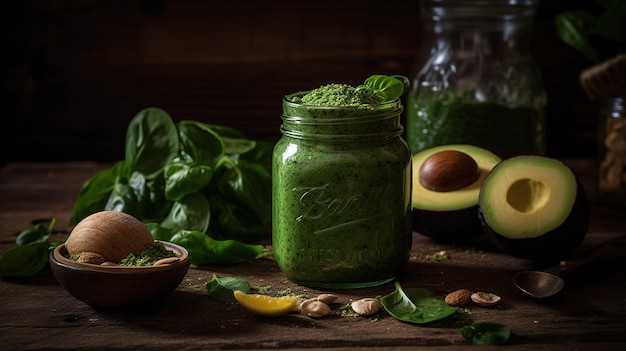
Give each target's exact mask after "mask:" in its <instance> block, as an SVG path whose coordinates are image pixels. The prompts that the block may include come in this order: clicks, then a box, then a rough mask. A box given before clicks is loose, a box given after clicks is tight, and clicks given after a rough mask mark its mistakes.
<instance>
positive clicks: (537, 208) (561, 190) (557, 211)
mask: <svg viewBox="0 0 626 351" xmlns="http://www.w3.org/2000/svg"><path fill="white" fill-rule="evenodd" d="M479 208H480V209H479V217H480V219H481V222H482V224H483V228H484V230H485V232H486V233H488V235H490V236H491V238H492V239H493V240H494V242H495V243H496V245H497V246H499V247H500V248H501V249H503V250H504V251H506V252H508V253H509V254H511V255H513V256H516V257H519V258H524V259H530V260H533V261H536V262H556V261H560V260H564V259H566V258H568V257H569V256H570V255H572V254H573V253H574V252H575V251H576V250H577V249H578V247H579V246H580V244H581V243H582V241H583V239H584V238H585V236H586V234H587V231H588V229H589V203H588V199H587V194H586V192H585V190H584V188H583V186H582V185H581V183H580V181H579V179H578V178H577V177H576V175H575V174H574V173H573V172H572V170H571V169H570V168H569V167H568V166H567V165H565V164H564V163H563V162H561V161H559V160H556V159H552V158H547V157H542V156H516V157H512V158H509V159H506V160H504V161H502V162H500V163H499V164H498V165H497V166H496V167H494V168H493V170H492V171H491V172H490V173H489V175H488V176H487V178H486V179H485V180H484V182H483V185H482V189H481V191H480V197H479Z"/></svg>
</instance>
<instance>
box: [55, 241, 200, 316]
mask: <svg viewBox="0 0 626 351" xmlns="http://www.w3.org/2000/svg"><path fill="white" fill-rule="evenodd" d="M156 242H159V241H156ZM162 243H163V245H164V246H165V248H166V249H168V250H171V251H173V252H174V253H175V255H176V256H175V257H176V258H178V260H171V259H170V260H168V261H169V262H167V263H166V264H156V265H152V266H121V265H106V264H99V265H98V264H91V263H81V262H77V261H74V260H72V259H70V256H69V254H68V253H67V249H66V247H65V244H61V245H59V246H58V247H56V249H54V250H53V251H52V252H51V253H50V266H51V268H52V272H53V273H54V276H55V277H56V279H57V281H58V282H59V284H61V286H62V287H63V288H64V289H65V290H67V291H68V292H69V293H70V294H71V295H73V296H74V297H75V298H77V299H78V300H80V301H82V302H84V303H86V304H88V305H90V306H92V307H94V308H108V307H120V306H129V305H138V304H145V303H150V302H154V301H157V300H158V299H161V298H164V297H166V296H167V295H169V294H170V293H171V292H172V291H174V290H176V288H177V287H178V285H179V284H180V282H181V281H182V280H183V279H184V277H185V275H186V274H187V271H188V269H189V264H190V260H189V253H188V252H187V250H186V249H185V248H184V247H182V246H180V245H176V244H173V243H169V242H162Z"/></svg>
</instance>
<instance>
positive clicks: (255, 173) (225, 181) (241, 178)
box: [216, 160, 272, 219]
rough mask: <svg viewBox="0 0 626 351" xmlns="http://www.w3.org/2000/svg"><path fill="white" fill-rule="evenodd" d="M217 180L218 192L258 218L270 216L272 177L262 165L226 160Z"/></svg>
mask: <svg viewBox="0 0 626 351" xmlns="http://www.w3.org/2000/svg"><path fill="white" fill-rule="evenodd" d="M225 167H226V170H225V171H224V172H223V173H222V174H221V175H220V177H219V179H218V180H217V183H216V184H217V189H218V191H219V193H220V194H221V195H222V196H223V197H224V199H225V200H226V201H228V202H232V203H236V204H238V205H240V206H241V207H243V208H244V209H246V211H247V212H249V213H252V214H255V215H256V216H257V217H258V218H261V219H263V218H269V217H270V216H271V210H272V209H271V203H272V177H271V175H270V173H269V172H267V170H265V168H263V167H262V166H260V165H258V164H256V163H251V162H246V161H244V160H240V161H239V162H237V163H234V162H228V163H227V165H226V166H225Z"/></svg>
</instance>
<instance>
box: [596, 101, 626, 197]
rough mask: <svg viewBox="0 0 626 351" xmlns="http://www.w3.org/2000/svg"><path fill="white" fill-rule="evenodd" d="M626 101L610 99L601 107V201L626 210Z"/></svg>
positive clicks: (599, 178) (599, 188) (603, 102)
mask: <svg viewBox="0 0 626 351" xmlns="http://www.w3.org/2000/svg"><path fill="white" fill-rule="evenodd" d="M625 103H626V101H625V100H624V99H623V98H611V99H606V100H603V101H602V104H601V106H600V131H599V138H598V140H599V144H600V150H599V162H600V169H599V173H598V198H599V201H600V202H601V203H603V204H606V205H609V206H617V207H625V208H626V105H625Z"/></svg>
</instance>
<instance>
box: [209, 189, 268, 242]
mask: <svg viewBox="0 0 626 351" xmlns="http://www.w3.org/2000/svg"><path fill="white" fill-rule="evenodd" d="M209 203H210V204H211V223H210V224H209V233H210V235H211V237H213V238H215V239H220V240H226V239H234V240H238V241H241V242H244V243H251V242H254V241H257V240H259V239H261V238H262V236H263V234H264V233H265V231H266V230H267V229H268V225H267V222H268V221H269V218H258V217H256V216H254V215H253V214H252V213H250V212H248V211H246V210H245V209H244V208H242V207H241V206H239V205H237V204H235V203H232V202H229V201H226V200H225V199H224V198H223V197H222V196H221V195H219V194H214V195H212V196H211V198H210V199H209Z"/></svg>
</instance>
